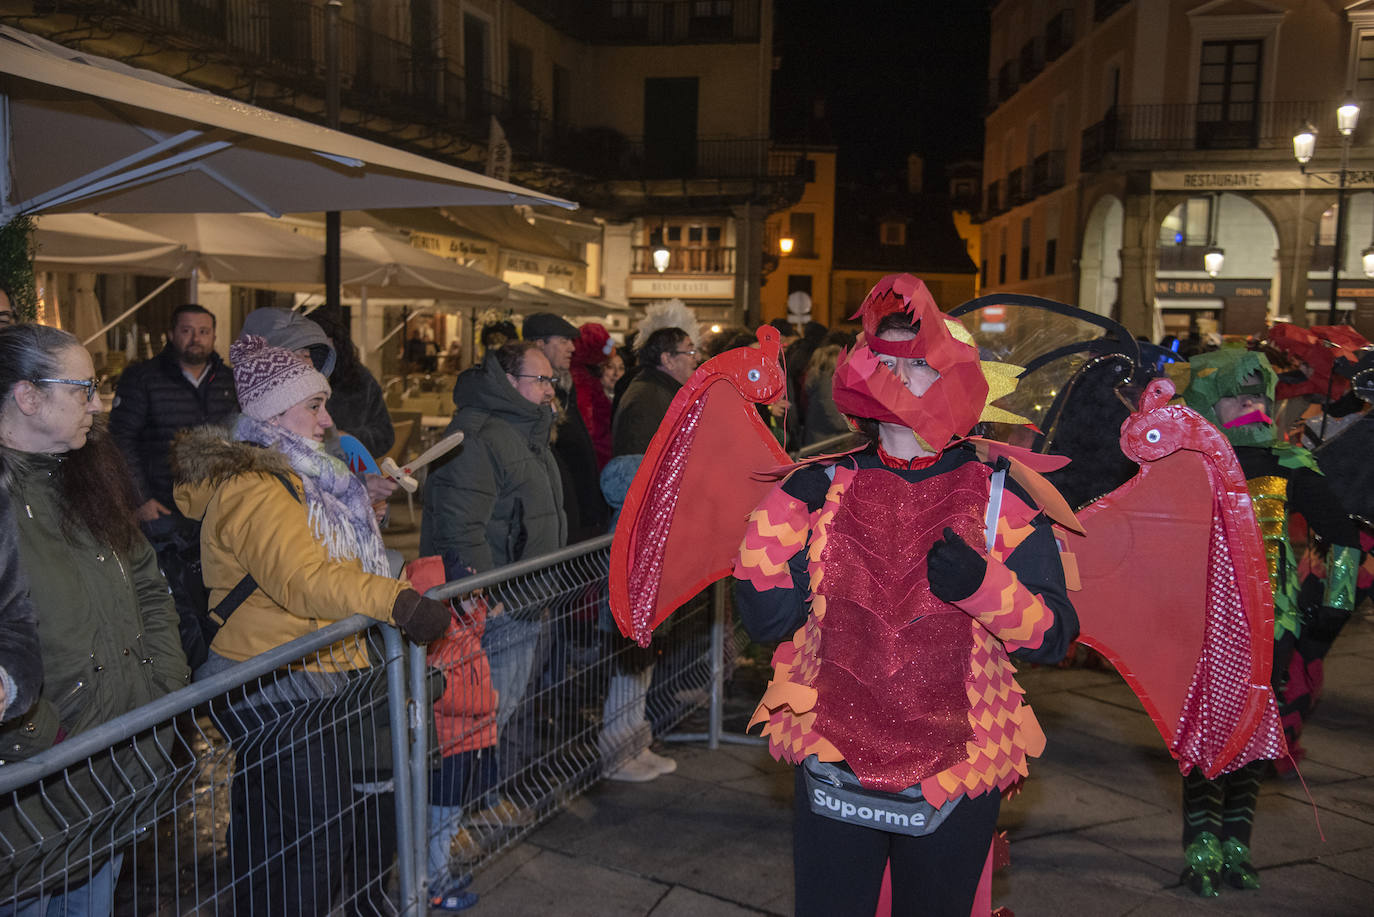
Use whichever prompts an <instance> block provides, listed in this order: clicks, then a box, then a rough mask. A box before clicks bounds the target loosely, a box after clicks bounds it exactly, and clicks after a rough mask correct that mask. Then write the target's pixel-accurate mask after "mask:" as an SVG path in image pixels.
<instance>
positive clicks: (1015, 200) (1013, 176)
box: [1007, 166, 1029, 207]
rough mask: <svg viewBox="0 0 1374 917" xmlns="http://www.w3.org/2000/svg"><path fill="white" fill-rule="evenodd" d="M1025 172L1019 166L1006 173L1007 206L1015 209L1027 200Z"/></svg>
mask: <svg viewBox="0 0 1374 917" xmlns="http://www.w3.org/2000/svg"><path fill="white" fill-rule="evenodd" d="M1025 178H1026V170H1025V169H1023V168H1021V167H1020V166H1018V167H1016V168H1015V169H1012V170H1011V171H1010V172H1008V173H1007V205H1008V206H1009V207H1015V206H1016V205H1017V204H1023V203H1025V202H1026V201H1027V200H1029V194H1028V193H1027V192H1028V190H1029V189H1028V188H1027V186H1026V181H1025Z"/></svg>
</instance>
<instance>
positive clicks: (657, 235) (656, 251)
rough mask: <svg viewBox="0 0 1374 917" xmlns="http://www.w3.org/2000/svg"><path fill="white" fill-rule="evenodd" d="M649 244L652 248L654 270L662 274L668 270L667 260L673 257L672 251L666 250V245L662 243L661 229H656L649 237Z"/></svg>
mask: <svg viewBox="0 0 1374 917" xmlns="http://www.w3.org/2000/svg"><path fill="white" fill-rule="evenodd" d="M649 245H650V247H651V248H652V249H653V251H652V257H653V259H654V270H656V271H658V272H659V273H660V274H662V273H663V272H664V271H666V270H668V262H670V261H671V260H672V259H673V253H672V252H670V251H668V246H667V245H664V244H663V230H662V229H658V230H655V231H654V234H653V235H652V236H650V237H649Z"/></svg>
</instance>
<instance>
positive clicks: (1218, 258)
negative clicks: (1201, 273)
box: [1202, 245, 1226, 277]
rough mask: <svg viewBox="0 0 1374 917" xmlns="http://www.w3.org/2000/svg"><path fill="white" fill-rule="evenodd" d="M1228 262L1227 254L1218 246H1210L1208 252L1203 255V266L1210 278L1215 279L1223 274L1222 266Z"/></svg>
mask: <svg viewBox="0 0 1374 917" xmlns="http://www.w3.org/2000/svg"><path fill="white" fill-rule="evenodd" d="M1225 262H1226V252H1224V251H1222V250H1221V248H1219V247H1218V246H1216V245H1212V246H1209V247H1208V249H1207V251H1205V252H1203V253H1202V266H1203V268H1205V269H1206V271H1207V275H1208V276H1209V277H1215V276H1216V275H1218V274H1220V273H1221V266H1222V265H1223V264H1224V263H1225Z"/></svg>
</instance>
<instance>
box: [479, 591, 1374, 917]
mask: <svg viewBox="0 0 1374 917" xmlns="http://www.w3.org/2000/svg"><path fill="white" fill-rule="evenodd" d="M1371 672H1374V616H1371V614H1370V612H1369V611H1368V610H1367V609H1366V611H1365V612H1364V613H1362V614H1360V615H1358V616H1357V617H1356V619H1355V620H1352V621H1351V623H1350V625H1348V627H1347V629H1346V632H1345V633H1344V634H1342V635H1341V637H1340V639H1339V640H1338V641H1337V643H1336V646H1335V648H1334V650H1333V651H1332V654H1331V656H1330V657H1329V658H1328V663H1327V688H1326V693H1325V696H1324V698H1323V700H1322V703H1321V706H1320V707H1319V708H1318V710H1317V711H1316V714H1315V716H1314V718H1313V720H1312V722H1311V724H1310V725H1309V727H1308V729H1307V733H1306V735H1305V737H1304V745H1305V746H1306V748H1307V752H1308V756H1307V759H1306V761H1305V762H1304V764H1303V766H1302V775H1303V778H1304V779H1305V780H1306V781H1307V787H1308V790H1309V791H1310V799H1309V796H1308V793H1307V792H1306V791H1304V788H1303V785H1302V783H1301V782H1300V781H1299V780H1298V779H1297V778H1295V777H1291V776H1290V777H1287V778H1272V779H1270V780H1269V781H1267V782H1266V784H1265V787H1264V790H1263V795H1262V797H1261V799H1260V805H1259V814H1258V818H1257V822H1256V828H1255V836H1254V843H1253V850H1254V856H1255V864H1256V866H1258V867H1259V870H1260V877H1261V881H1262V887H1261V889H1260V890H1259V891H1253V892H1239V891H1229V890H1227V891H1223V892H1222V894H1221V896H1220V897H1219V898H1216V899H1211V900H1205V901H1204V900H1202V899H1199V898H1196V897H1195V896H1193V895H1192V894H1191V893H1190V892H1188V891H1187V890H1185V889H1183V888H1181V887H1180V886H1179V884H1178V872H1179V870H1180V868H1181V866H1182V855H1181V844H1180V840H1179V838H1180V831H1181V821H1180V816H1179V787H1180V779H1179V775H1178V769H1177V767H1176V766H1175V765H1174V763H1173V761H1172V760H1171V759H1170V758H1169V755H1168V753H1167V752H1166V751H1165V749H1164V746H1163V743H1162V742H1161V740H1160V738H1159V735H1158V734H1157V733H1156V731H1155V729H1154V727H1153V725H1152V724H1151V723H1150V720H1149V718H1148V717H1147V716H1146V715H1145V713H1144V711H1143V710H1142V709H1141V707H1140V705H1139V703H1138V702H1137V701H1136V699H1135V697H1134V696H1133V695H1132V694H1131V692H1130V690H1129V689H1128V688H1127V687H1126V685H1125V683H1124V682H1122V680H1121V679H1120V678H1119V677H1118V676H1117V675H1116V674H1115V673H1112V672H1110V671H1097V670H1091V669H1082V668H1075V669H1052V668H1051V669H1044V668H1042V669H1034V670H1030V671H1026V672H1023V673H1022V674H1021V676H1020V681H1021V684H1022V685H1023V687H1025V688H1026V690H1027V693H1028V695H1029V696H1030V699H1031V702H1032V703H1033V705H1034V707H1035V709H1036V712H1037V715H1038V716H1039V718H1040V721H1041V723H1042V724H1043V725H1044V727H1045V732H1046V734H1047V735H1048V737H1049V748H1048V749H1047V751H1046V754H1045V756H1044V757H1042V758H1040V759H1038V760H1036V761H1032V762H1031V778H1030V780H1029V781H1028V782H1027V783H1026V785H1025V791H1024V792H1023V793H1022V794H1021V795H1019V796H1018V797H1016V798H1015V799H1013V800H1011V801H1009V802H1007V803H1005V804H1004V805H1003V808H1002V817H1001V819H1000V825H1001V827H1002V828H1003V829H1005V830H1006V831H1007V832H1008V835H1009V837H1010V839H1011V856H1012V865H1011V868H1010V869H1008V870H1005V871H1003V872H1001V873H999V874H998V876H997V878H996V881H995V885H994V902H995V904H998V905H1006V906H1008V907H1010V908H1011V909H1012V910H1013V911H1014V912H1015V913H1016V915H1017V917H1037V915H1062V914H1082V915H1084V917H1088V915H1092V917H1103V915H1127V914H1130V915H1150V917H1156V915H1163V917H1168V915H1192V914H1199V915H1201V914H1207V915H1212V917H1216V915H1224V914H1246V915H1266V914H1273V915H1280V914H1283V915H1289V914H1320V915H1323V917H1335V915H1347V914H1348V915H1357V914H1358V915H1364V914H1370V913H1374V904H1371V902H1374V679H1371V678H1370V673H1371ZM751 673H752V678H751ZM761 677H766V676H765V675H763V673H762V670H761V669H760V668H758V667H753V668H750V667H747V666H746V667H745V668H744V669H743V670H742V674H741V675H740V676H739V677H738V678H737V683H736V685H735V686H734V690H733V691H732V695H731V699H730V704H729V707H728V709H727V725H729V726H731V727H732V728H733V729H735V730H739V729H742V726H743V721H744V719H745V718H746V717H747V712H748V710H749V709H751V708H752V705H753V703H754V701H755V699H756V698H757V692H758V690H759V688H760V685H759V684H758V682H759V680H760V678H761ZM701 725H702V724H696V725H695V726H689V728H698V727H700V726H701ZM659 751H662V752H665V753H667V754H671V755H672V756H673V757H675V758H676V759H677V760H678V763H679V768H678V771H677V772H676V773H675V774H672V775H669V776H667V777H661V778H659V779H658V780H656V781H654V782H652V783H645V784H620V783H606V782H603V783H601V784H599V785H598V786H597V787H595V788H594V789H593V790H592V791H591V792H589V793H588V794H587V795H585V796H583V797H581V798H579V799H577V800H574V801H573V802H571V803H570V804H569V806H568V808H567V809H566V811H564V812H562V813H561V814H560V815H558V816H557V817H556V818H555V819H554V820H553V821H551V822H550V823H549V824H547V825H545V826H544V827H542V828H540V829H539V830H537V831H536V832H535V833H534V834H532V835H531V836H530V838H529V839H528V840H527V841H526V842H525V843H523V844H520V845H519V846H517V847H515V848H514V849H513V850H511V851H510V852H509V853H508V854H506V855H505V856H502V857H500V858H498V859H497V860H496V861H495V862H493V863H492V864H491V865H490V866H489V867H488V868H486V869H485V870H483V871H482V872H481V873H480V874H479V875H478V877H477V880H476V882H475V884H474V886H473V887H474V890H476V891H478V892H479V893H480V894H481V895H482V900H481V902H480V903H479V904H478V906H477V908H476V909H475V910H474V911H472V913H474V914H482V913H488V914H501V915H531V917H533V915H538V917H545V915H549V914H557V915H559V917H582V915H587V917H591V915H596V917H638V915H653V917H682V915H692V917H728V915H742V914H790V913H791V912H792V864H791V853H790V841H789V831H790V822H791V796H792V779H791V772H790V770H789V769H788V768H786V767H784V766H782V765H779V764H776V763H775V762H773V761H772V760H771V759H769V758H768V757H767V755H766V754H765V753H764V751H763V749H762V748H760V747H758V746H757V745H738V744H722V745H721V747H720V748H719V749H718V750H715V751H712V750H709V749H707V748H706V747H705V746H704V745H702V744H684V745H677V744H671V743H665V744H663V745H660V746H659ZM1314 807H1315V814H1316V816H1319V819H1320V830H1319V828H1318V818H1317V817H1314ZM1323 833H1324V835H1325V840H1323V839H1322V834H1323Z"/></svg>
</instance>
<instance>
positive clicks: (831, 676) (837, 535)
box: [736, 461, 1067, 805]
mask: <svg viewBox="0 0 1374 917" xmlns="http://www.w3.org/2000/svg"><path fill="white" fill-rule="evenodd" d="M944 464H949V463H944ZM953 464H955V465H956V467H953V468H951V469H949V470H946V471H943V472H942V473H939V474H937V475H934V476H931V477H927V478H924V479H922V480H918V481H914V482H913V481H910V480H906V479H904V478H903V477H900V476H899V475H898V474H895V473H893V472H891V471H888V470H887V469H885V468H881V467H876V468H875V467H870V468H858V469H855V468H852V467H844V466H835V467H834V469H833V471H832V472H831V475H832V476H831V480H830V481H829V486H828V489H827V490H826V492H825V496H824V500H823V502H822V503H821V504H820V505H819V507H811V506H808V505H807V503H806V502H805V501H803V500H801V499H798V498H797V497H795V496H793V495H792V494H789V493H788V491H787V488H786V486H785V485H780V486H779V487H778V488H777V489H776V490H774V491H773V493H772V495H771V496H770V497H769V498H768V499H766V500H765V501H764V503H763V504H761V505H760V506H759V508H758V509H757V510H756V511H755V512H754V513H753V514H752V516H751V519H750V528H749V531H748V533H747V535H746V537H745V540H744V543H743V545H742V547H741V553H740V559H739V562H738V563H737V566H736V576H737V577H739V578H740V579H741V580H744V581H746V582H747V583H748V586H747V588H749V589H752V590H756V591H758V592H759V593H760V594H762V595H764V596H765V597H766V596H767V594H768V592H769V590H782V591H783V593H780V594H784V595H792V596H796V597H797V601H802V600H803V596H804V600H805V601H807V602H808V604H809V608H808V611H807V616H806V620H805V623H804V624H803V625H802V626H801V627H800V628H799V629H798V630H797V631H796V632H795V634H794V635H793V637H792V639H791V640H790V641H787V642H784V643H782V644H781V645H780V646H779V647H778V650H777V652H776V653H775V655H774V659H773V662H774V678H773V681H772V682H771V683H770V685H769V688H768V690H767V692H766V693H765V695H764V698H763V700H762V702H761V703H760V705H759V708H758V710H757V712H756V713H755V716H754V720H753V722H754V723H763V724H764V729H763V733H764V734H765V735H767V736H768V737H769V741H770V748H771V750H772V752H773V754H774V756H775V757H777V758H779V759H781V760H785V761H789V762H792V763H800V762H801V761H802V760H803V759H804V758H805V757H806V756H807V755H809V754H813V753H814V754H817V755H818V757H820V758H821V759H822V760H829V761H835V760H841V759H842V760H844V761H846V762H847V763H848V764H849V766H850V767H851V768H852V769H853V770H854V772H855V774H857V775H858V776H859V778H860V780H861V781H862V782H863V783H864V785H865V786H869V787H871V788H873V789H881V790H887V791H889V792H896V791H900V790H903V789H905V788H907V787H909V786H913V785H917V784H919V785H920V787H921V790H922V793H923V795H925V797H926V798H927V799H928V800H929V801H930V802H932V803H933V804H935V805H941V804H943V803H944V801H945V800H947V799H949V798H951V797H954V796H958V795H964V794H968V795H977V794H979V793H982V792H984V791H986V790H988V789H990V788H992V787H994V786H995V787H998V788H1005V787H1007V786H1008V785H1010V784H1011V783H1012V782H1014V781H1015V780H1016V779H1017V777H1018V775H1024V774H1025V773H1026V756H1027V754H1031V755H1034V754H1038V753H1039V751H1040V750H1041V748H1042V747H1043V743H1044V736H1043V733H1041V731H1040V728H1039V726H1038V724H1037V723H1036V722H1035V718H1034V716H1033V714H1031V712H1030V708H1029V707H1026V706H1025V705H1024V704H1022V703H1021V689H1020V687H1019V686H1018V685H1017V684H1016V682H1015V679H1014V669H1013V668H1012V665H1011V662H1010V660H1009V659H1008V657H1007V650H1008V649H1016V648H1019V647H1028V648H1034V647H1038V646H1040V644H1041V642H1042V640H1043V638H1044V635H1045V633H1046V631H1047V630H1048V629H1049V628H1050V627H1051V625H1052V624H1053V623H1054V619H1055V615H1054V612H1053V611H1052V609H1051V608H1050V607H1049V606H1048V605H1047V604H1046V602H1045V601H1044V600H1043V599H1042V597H1041V596H1040V595H1037V594H1035V593H1032V592H1031V591H1029V590H1028V589H1027V588H1026V587H1025V586H1023V585H1022V584H1021V583H1020V581H1019V580H1018V578H1017V576H1016V574H1015V573H1013V572H1012V571H1011V570H1010V569H1009V568H1008V567H1007V566H1006V565H1005V564H1004V563H1002V561H1003V560H1004V559H1006V558H1007V557H1008V556H1009V555H1010V554H1012V553H1013V552H1014V551H1015V550H1016V548H1017V547H1018V546H1020V545H1021V544H1022V542H1023V541H1025V539H1026V538H1027V537H1028V536H1029V535H1031V533H1032V532H1033V530H1034V529H1033V526H1032V524H1031V523H1032V520H1033V519H1034V517H1035V516H1036V511H1035V510H1034V509H1032V508H1031V507H1029V506H1027V505H1026V504H1025V503H1024V502H1023V501H1021V500H1020V499H1018V498H1016V497H1015V496H1014V495H1013V494H1011V493H1010V492H1008V493H1006V494H1005V495H1004V503H1003V512H1002V515H1001V518H1000V522H999V528H998V539H997V543H996V544H995V546H994V549H993V553H992V556H991V557H990V558H989V562H988V574H987V576H986V578H985V579H984V582H983V585H982V587H980V588H979V589H978V591H977V592H975V593H974V594H973V595H972V596H970V597H969V598H968V599H967V600H965V601H962V602H960V603H958V604H957V605H953V604H949V603H946V602H942V601H941V600H939V599H938V598H936V597H935V596H934V595H932V594H931V592H930V590H929V587H928V585H927V582H926V564H925V555H926V551H927V550H928V549H929V546H930V545H931V544H932V543H933V542H934V541H935V540H937V539H938V538H939V536H940V532H941V531H942V530H943V529H944V528H945V527H946V526H949V527H952V528H953V529H954V530H955V531H957V532H958V533H959V534H960V535H961V536H963V538H964V539H965V541H967V542H968V543H969V544H971V545H978V546H981V545H983V544H984V542H985V537H984V519H983V515H984V512H985V510H986V507H987V502H988V476H989V474H990V471H991V469H989V468H988V467H987V466H986V465H983V464H981V463H979V462H977V461H968V462H965V463H962V464H959V463H957V462H955V463H953ZM800 473H804V474H816V473H820V474H824V473H825V472H824V470H821V469H815V468H813V469H803V471H802V472H800ZM1037 543H1038V544H1039V545H1040V546H1041V548H1043V539H1041V540H1038V542H1037ZM803 546H805V547H807V552H806V574H805V575H806V581H805V589H806V591H805V593H803V592H802V590H800V589H798V588H797V586H798V584H797V583H796V582H795V577H796V570H795V569H794V568H793V567H792V565H791V564H790V563H789V562H790V561H791V560H792V558H794V557H795V556H796V555H797V554H798V552H799V551H800V550H801V549H802V547H803ZM1052 560H1053V562H1054V563H1055V564H1056V565H1057V558H1052ZM1060 591H1061V592H1062V584H1061V586H1060ZM807 593H809V594H807ZM1064 604H1065V605H1067V600H1066V599H1065V600H1064ZM751 725H752V724H751Z"/></svg>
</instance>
